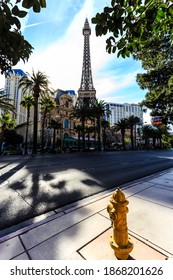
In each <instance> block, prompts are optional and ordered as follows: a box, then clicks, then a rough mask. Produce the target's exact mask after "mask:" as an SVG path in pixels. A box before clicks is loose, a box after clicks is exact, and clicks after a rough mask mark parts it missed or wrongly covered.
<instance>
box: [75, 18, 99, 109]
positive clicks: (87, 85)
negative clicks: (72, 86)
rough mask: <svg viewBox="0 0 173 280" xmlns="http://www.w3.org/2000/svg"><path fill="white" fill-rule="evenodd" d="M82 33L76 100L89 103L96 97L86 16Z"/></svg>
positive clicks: (89, 32)
mask: <svg viewBox="0 0 173 280" xmlns="http://www.w3.org/2000/svg"><path fill="white" fill-rule="evenodd" d="M83 35H84V50H83V66H82V77H81V84H80V88H79V90H78V100H82V101H83V102H84V103H86V104H89V103H90V102H91V101H92V100H95V99H96V90H95V88H94V85H93V79H92V70H91V58H90V35H91V28H90V26H89V22H88V19H87V18H86V20H85V24H84V27H83Z"/></svg>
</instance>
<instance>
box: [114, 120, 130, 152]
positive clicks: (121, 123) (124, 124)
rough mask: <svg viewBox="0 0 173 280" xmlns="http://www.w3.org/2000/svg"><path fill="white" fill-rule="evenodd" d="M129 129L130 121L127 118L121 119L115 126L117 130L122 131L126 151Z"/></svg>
mask: <svg viewBox="0 0 173 280" xmlns="http://www.w3.org/2000/svg"><path fill="white" fill-rule="evenodd" d="M127 128H128V120H127V119H126V118H124V119H121V120H120V121H118V122H117V123H116V124H115V130H116V131H119V130H120V131H121V136H122V145H123V150H125V131H126V129H127Z"/></svg>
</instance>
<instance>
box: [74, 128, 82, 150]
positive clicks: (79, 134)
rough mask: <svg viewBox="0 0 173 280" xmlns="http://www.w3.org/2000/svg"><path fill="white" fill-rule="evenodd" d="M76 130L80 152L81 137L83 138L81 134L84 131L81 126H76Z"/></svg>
mask: <svg viewBox="0 0 173 280" xmlns="http://www.w3.org/2000/svg"><path fill="white" fill-rule="evenodd" d="M75 129H76V131H77V133H78V151H79V152H80V149H81V145H80V144H81V143H80V136H81V132H82V130H83V129H82V126H81V125H77V126H75Z"/></svg>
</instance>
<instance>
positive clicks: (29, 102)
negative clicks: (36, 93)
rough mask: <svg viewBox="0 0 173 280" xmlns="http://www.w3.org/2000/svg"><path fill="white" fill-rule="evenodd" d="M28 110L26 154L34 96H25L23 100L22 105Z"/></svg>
mask: <svg viewBox="0 0 173 280" xmlns="http://www.w3.org/2000/svg"><path fill="white" fill-rule="evenodd" d="M20 104H21V105H22V106H23V107H24V108H26V110H27V116H26V134H25V154H27V148H28V128H29V118H30V109H31V107H32V106H33V105H34V97H33V96H32V95H24V96H23V100H22V101H21V103H20Z"/></svg>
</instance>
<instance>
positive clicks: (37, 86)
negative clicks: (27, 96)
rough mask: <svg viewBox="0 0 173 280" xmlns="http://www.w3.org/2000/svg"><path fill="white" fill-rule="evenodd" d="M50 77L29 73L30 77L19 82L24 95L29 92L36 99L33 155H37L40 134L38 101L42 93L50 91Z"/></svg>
mask: <svg viewBox="0 0 173 280" xmlns="http://www.w3.org/2000/svg"><path fill="white" fill-rule="evenodd" d="M48 84H49V81H48V77H47V76H46V75H45V74H44V73H42V72H41V71H38V72H36V73H35V72H34V71H33V72H32V75H30V74H29V73H28V76H22V78H21V79H20V82H19V88H22V91H23V92H24V93H27V92H28V91H29V92H30V93H31V94H32V95H33V97H34V127H33V153H37V133H38V99H39V96H40V93H41V92H43V91H49V89H48Z"/></svg>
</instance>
